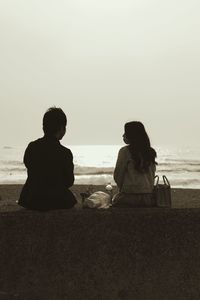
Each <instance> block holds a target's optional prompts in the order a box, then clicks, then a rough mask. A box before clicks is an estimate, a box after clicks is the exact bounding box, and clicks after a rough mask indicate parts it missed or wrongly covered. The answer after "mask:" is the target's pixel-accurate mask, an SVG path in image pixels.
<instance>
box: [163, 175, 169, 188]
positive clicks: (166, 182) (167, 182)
mask: <svg viewBox="0 0 200 300" xmlns="http://www.w3.org/2000/svg"><path fill="white" fill-rule="evenodd" d="M163 182H164V184H166V185H169V186H170V183H169V180H168V179H167V177H166V176H165V175H163Z"/></svg>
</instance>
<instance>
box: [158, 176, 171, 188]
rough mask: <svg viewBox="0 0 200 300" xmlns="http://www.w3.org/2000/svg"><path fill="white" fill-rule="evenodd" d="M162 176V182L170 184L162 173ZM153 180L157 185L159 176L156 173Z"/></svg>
mask: <svg viewBox="0 0 200 300" xmlns="http://www.w3.org/2000/svg"><path fill="white" fill-rule="evenodd" d="M162 178H163V182H164V184H165V185H168V186H170V183H169V180H168V179H167V177H166V176H165V175H163V177H162ZM154 182H155V184H154V185H158V183H159V176H158V175H156V176H155V177H154Z"/></svg>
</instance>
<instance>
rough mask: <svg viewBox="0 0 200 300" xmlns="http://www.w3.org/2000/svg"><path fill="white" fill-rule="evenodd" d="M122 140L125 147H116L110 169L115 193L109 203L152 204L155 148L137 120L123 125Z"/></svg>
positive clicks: (135, 205)
mask: <svg viewBox="0 0 200 300" xmlns="http://www.w3.org/2000/svg"><path fill="white" fill-rule="evenodd" d="M123 140H124V142H125V144H127V145H126V146H124V147H122V148H121V149H120V150H119V153H118V158H117V162H116V166H115V170H114V180H115V182H116V183H117V186H118V189H119V193H118V194H116V195H115V196H114V199H113V206H118V207H120V206H121V207H153V206H155V205H156V203H155V199H154V197H153V187H154V177H155V171H156V164H157V163H156V161H155V158H156V156H157V155H156V151H155V150H154V149H153V148H152V147H151V145H150V140H149V137H148V135H147V133H146V130H145V128H144V125H143V124H142V123H141V122H137V121H133V122H128V123H126V124H125V133H124V135H123Z"/></svg>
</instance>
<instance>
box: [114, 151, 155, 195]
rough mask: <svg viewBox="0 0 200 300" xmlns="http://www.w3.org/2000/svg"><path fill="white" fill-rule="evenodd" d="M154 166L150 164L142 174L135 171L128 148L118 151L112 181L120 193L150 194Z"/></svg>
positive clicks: (152, 184)
mask: <svg viewBox="0 0 200 300" xmlns="http://www.w3.org/2000/svg"><path fill="white" fill-rule="evenodd" d="M155 171H156V166H155V164H153V163H152V164H151V165H150V166H149V169H148V171H147V172H145V173H142V172H139V171H137V170H136V169H135V163H134V160H133V159H132V157H131V153H130V151H129V149H128V146H125V147H122V148H121V149H120V150H119V153H118V158H117V162H116V166H115V170H114V180H115V182H116V183H117V186H118V188H119V190H120V191H121V192H124V193H134V194H140V193H142V194H143V193H144V194H146V193H152V191H153V186H154V176H155Z"/></svg>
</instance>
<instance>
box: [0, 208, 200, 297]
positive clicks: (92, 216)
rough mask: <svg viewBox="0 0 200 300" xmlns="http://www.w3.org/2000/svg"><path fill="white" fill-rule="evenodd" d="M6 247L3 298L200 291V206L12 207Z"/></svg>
mask: <svg viewBox="0 0 200 300" xmlns="http://www.w3.org/2000/svg"><path fill="white" fill-rule="evenodd" d="M0 249H1V255H0V273H1V276H0V299H9V300H10V299H25V300H29V299H30V300H32V299H33V300H37V299H50V300H51V299H52V300H54V299H55V300H59V299H67V300H68V299H69V300H71V299H74V300H76V299H77V300H78V299H80V300H84V299H85V300H90V299H92V300H94V299H99V300H101V299H102V300H112V299H114V300H115V299H130V300H132V299H134V300H135V299H136V300H147V299H148V300H151V299H152V300H157V299H159V300H160V299H162V300H173V299H174V300H179V299H182V300H184V299H185V300H189V299H192V300H195V299H199V295H200V209H171V210H170V209H156V208H155V209H131V210H130V209H116V208H115V209H114V208H113V209H110V210H107V211H94V210H70V211H67V210H62V211H61V210H60V211H58V210H57V211H53V212H46V213H39V212H31V211H26V210H19V211H16V212H7V213H6V212H5V213H1V215H0Z"/></svg>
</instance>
